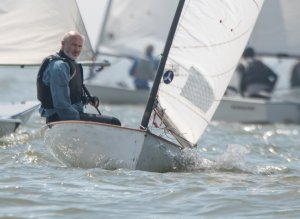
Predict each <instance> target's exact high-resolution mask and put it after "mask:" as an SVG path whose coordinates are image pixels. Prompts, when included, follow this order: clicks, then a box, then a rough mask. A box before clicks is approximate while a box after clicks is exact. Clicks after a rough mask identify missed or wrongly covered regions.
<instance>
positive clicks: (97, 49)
mask: <svg viewBox="0 0 300 219" xmlns="http://www.w3.org/2000/svg"><path fill="white" fill-rule="evenodd" d="M112 3H113V0H108V3H107V7H106V11H105V15H104V20H103V22H102V27H101V30H100V34H99V39H98V42H97V44H96V51H95V55H94V57H93V61H96V59H97V57H98V56H99V54H100V52H99V47H100V45H101V43H102V42H103V40H104V30H105V28H106V25H107V19H108V15H109V13H110V10H111V5H112ZM94 67H95V66H93V67H91V68H90V79H91V78H92V76H93V71H94Z"/></svg>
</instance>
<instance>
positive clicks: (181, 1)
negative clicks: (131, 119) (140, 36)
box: [140, 0, 185, 129]
mask: <svg viewBox="0 0 300 219" xmlns="http://www.w3.org/2000/svg"><path fill="white" fill-rule="evenodd" d="M184 2H185V0H179V3H178V6H177V9H176V12H175V16H174V19H173V21H172V25H171V28H170V31H169V34H168V38H167V41H166V44H165V48H164V51H163V54H162V58H161V61H160V63H159V67H158V70H157V73H156V77H155V79H154V82H153V86H152V88H151V92H150V95H149V98H148V102H147V105H146V108H145V112H144V115H143V118H142V122H141V125H140V128H141V129H146V128H147V127H148V124H149V120H150V116H151V112H152V110H153V106H154V103H155V100H156V95H157V92H158V88H159V84H160V81H161V78H162V76H163V71H164V68H165V65H166V62H167V58H168V55H169V51H170V49H171V46H172V42H173V39H174V35H175V32H176V29H177V26H178V23H179V19H180V15H181V12H182V10H183V7H184Z"/></svg>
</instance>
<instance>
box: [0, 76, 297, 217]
mask: <svg viewBox="0 0 300 219" xmlns="http://www.w3.org/2000/svg"><path fill="white" fill-rule="evenodd" d="M0 81H1V82H0V84H1V88H2V91H1V94H0V100H1V101H8V100H15V101H17V100H24V99H34V98H35V71H33V70H31V71H28V72H27V73H26V75H25V74H21V73H14V74H12V73H11V72H10V71H5V72H1V74H0ZM129 107H130V110H128V108H129ZM100 110H101V111H102V112H104V113H108V114H112V115H114V116H116V117H118V118H120V119H121V121H122V122H123V123H124V124H126V125H129V126H133V127H134V126H136V125H137V124H138V123H139V121H140V118H141V115H142V113H143V108H142V107H134V106H109V105H103V106H101V107H100ZM43 124H44V120H43V119H41V118H40V117H39V115H38V114H37V113H35V114H34V115H33V117H32V118H31V120H30V122H29V123H28V124H27V125H25V126H22V127H20V129H19V130H18V131H17V132H16V133H14V134H12V135H10V136H6V137H5V138H2V139H1V140H0V163H1V165H0V169H1V177H0V218H125V217H126V218H210V219H211V218H213V219H214V218H222V219H223V218H259V219H262V218H266V219H267V218H299V217H300V207H299V199H300V186H299V185H300V172H299V168H300V165H299V158H300V152H299V148H298V147H299V144H300V136H299V135H300V127H299V126H297V125H280V124H275V125H264V126H261V125H251V124H250V125H241V124H226V123H216V122H214V123H212V124H211V125H209V127H208V129H207V130H206V132H205V133H204V135H203V137H202V138H201V140H200V141H199V147H198V148H197V149H195V150H192V151H189V152H187V154H188V155H187V156H190V157H191V158H192V159H193V160H194V161H195V165H193V166H189V167H187V169H186V170H185V171H182V172H168V173H152V172H144V171H132V170H127V169H117V170H103V169H100V168H95V169H81V168H72V167H66V166H64V165H62V164H61V163H60V162H58V161H57V160H55V159H54V158H53V157H52V155H51V154H50V153H49V152H48V150H47V149H46V148H45V147H44V146H43V139H42V138H41V135H40V128H41V126H42V125H43Z"/></svg>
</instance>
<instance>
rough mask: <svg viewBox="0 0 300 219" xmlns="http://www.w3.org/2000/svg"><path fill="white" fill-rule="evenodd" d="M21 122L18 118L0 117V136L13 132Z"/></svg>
mask: <svg viewBox="0 0 300 219" xmlns="http://www.w3.org/2000/svg"><path fill="white" fill-rule="evenodd" d="M20 124H21V120H19V119H1V118H0V138H1V137H3V136H5V135H8V134H10V133H13V132H14V131H16V129H17V128H18V127H19V125H20Z"/></svg>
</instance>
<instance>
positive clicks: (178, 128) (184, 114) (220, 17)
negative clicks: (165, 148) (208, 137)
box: [158, 0, 263, 146]
mask: <svg viewBox="0 0 300 219" xmlns="http://www.w3.org/2000/svg"><path fill="white" fill-rule="evenodd" d="M262 4H263V0H255V1H254V0H222V1H207V0H188V1H186V3H185V8H184V10H183V12H182V16H181V20H180V22H179V26H178V28H177V32H176V35H175V38H174V41H173V44H172V47H171V50H170V54H169V58H168V61H167V65H166V68H165V72H166V71H168V70H171V71H173V72H174V75H175V76H174V79H173V81H172V82H171V83H169V84H166V83H163V80H162V83H161V85H160V87H159V92H158V100H159V104H160V114H161V115H160V116H161V117H162V118H163V121H164V122H165V124H166V125H167V126H168V128H169V129H170V131H171V132H172V133H173V134H175V137H176V138H177V140H179V142H180V143H181V144H182V145H184V146H194V145H196V143H197V142H198V140H199V138H200V136H201V135H202V133H203V132H204V130H205V128H206V126H207V125H208V122H209V121H210V120H211V118H212V116H213V114H214V112H215V110H216V108H217V106H218V104H219V102H220V100H221V98H222V96H223V94H224V91H225V89H226V87H227V85H228V83H229V81H230V79H231V76H232V74H233V72H234V70H235V68H236V66H237V63H238V60H239V58H240V56H241V54H242V52H243V50H244V48H245V46H246V44H247V41H248V39H249V37H250V34H251V31H252V29H253V27H254V25H255V22H256V19H257V16H258V14H259V12H260V9H261V7H262ZM164 76H165V77H167V76H168V75H167V74H166V73H165V75H164ZM169 76H170V75H169ZM170 78H171V77H170ZM169 82H170V81H169Z"/></svg>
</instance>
